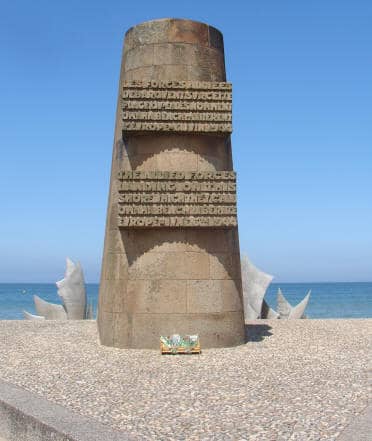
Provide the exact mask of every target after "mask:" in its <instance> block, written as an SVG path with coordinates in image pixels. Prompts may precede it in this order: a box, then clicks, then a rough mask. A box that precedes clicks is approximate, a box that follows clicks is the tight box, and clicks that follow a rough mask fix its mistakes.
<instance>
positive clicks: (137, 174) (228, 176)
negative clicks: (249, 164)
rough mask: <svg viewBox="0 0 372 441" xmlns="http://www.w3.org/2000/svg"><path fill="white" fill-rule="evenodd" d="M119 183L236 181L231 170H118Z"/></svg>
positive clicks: (234, 174)
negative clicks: (132, 181)
mask: <svg viewBox="0 0 372 441" xmlns="http://www.w3.org/2000/svg"><path fill="white" fill-rule="evenodd" d="M117 177H118V179H119V180H120V181H123V180H128V181H131V180H132V179H139V180H141V179H166V180H173V179H176V180H198V181H212V180H213V181H215V180H217V181H220V180H230V181H233V180H235V179H236V173H235V172H234V171H233V170H228V171H225V170H223V171H213V172H209V171H163V170H151V171H144V170H120V171H119V172H118V176H117Z"/></svg>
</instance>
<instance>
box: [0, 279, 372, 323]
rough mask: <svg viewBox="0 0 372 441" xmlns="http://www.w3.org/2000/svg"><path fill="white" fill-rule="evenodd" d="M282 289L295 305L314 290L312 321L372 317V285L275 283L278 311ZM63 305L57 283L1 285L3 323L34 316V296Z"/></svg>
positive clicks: (272, 299) (90, 291) (93, 296)
mask: <svg viewBox="0 0 372 441" xmlns="http://www.w3.org/2000/svg"><path fill="white" fill-rule="evenodd" d="M86 287H87V295H88V301H89V302H91V303H93V307H94V312H95V313H96V309H97V298H98V284H94V283H88V284H87V285H86ZM278 288H281V290H282V291H283V294H284V295H285V297H286V298H287V300H288V301H289V302H290V303H291V304H292V305H295V304H297V303H298V302H300V301H301V300H302V299H303V297H304V296H305V295H306V293H307V292H308V290H309V289H311V297H310V302H309V305H308V308H307V310H306V315H307V316H308V317H309V318H364V317H370V318H372V283H370V282H365V283H364V282H361V283H272V284H271V285H270V286H269V288H268V290H267V293H266V296H265V299H266V301H267V302H268V303H269V305H270V306H271V307H272V308H274V309H276V294H277V291H278ZM34 294H37V295H39V296H40V297H42V298H43V299H44V300H47V301H49V302H53V303H60V299H59V297H58V294H57V289H56V286H55V285H54V284H52V283H51V284H38V283H0V320H20V319H23V314H22V310H23V309H26V310H27V311H29V312H31V313H35V308H34V302H33V295H34Z"/></svg>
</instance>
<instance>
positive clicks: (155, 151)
mask: <svg viewBox="0 0 372 441" xmlns="http://www.w3.org/2000/svg"><path fill="white" fill-rule="evenodd" d="M225 77H226V75H225V66H224V53H223V40H222V34H221V33H220V32H219V31H217V30H216V29H214V28H212V27H210V26H208V25H206V24H203V23H198V22H193V21H190V20H178V19H164V20H155V21H151V22H146V23H142V24H140V25H138V26H135V27H134V28H131V29H130V30H129V31H128V32H127V34H126V37H125V42H124V50H123V61H122V68H121V77H120V87H119V98H118V110H117V117H116V128H115V141H114V152H113V161H112V173H111V184H110V196H109V204H108V213H107V223H106V235H105V246H104V255H103V264H102V274H101V284H100V296H99V312H98V329H99V335H100V340H101V342H102V343H103V344H105V345H109V346H116V347H137V348H157V347H158V344H159V337H160V335H169V334H172V333H180V334H199V335H200V339H201V343H202V345H203V347H218V346H231V345H235V344H239V343H242V342H243V341H244V318H243V303H242V288H241V273H240V255H239V240H238V230H237V226H234V225H230V226H228V227H226V228H215V227H213V226H212V225H209V226H206V227H203V228H197V227H195V226H194V227H180V226H177V227H173V228H171V227H164V226H163V227H160V228H154V227H151V228H123V227H120V228H119V226H118V218H119V205H120V204H119V202H120V200H121V199H120V198H122V197H123V196H122V195H123V193H121V195H120V194H119V193H120V188H119V187H120V185H121V183H120V182H119V181H118V179H117V176H118V173H119V172H120V171H136V172H140V171H141V172H154V171H159V172H169V171H176V172H177V171H182V172H219V171H221V172H222V173H225V172H226V173H227V172H228V171H231V170H233V167H232V157H231V146H230V134H229V133H225V134H221V133H218V134H213V133H208V134H200V133H196V132H193V131H190V132H189V133H176V132H172V133H169V132H168V133H165V132H164V131H161V132H155V133H154V132H146V131H144V132H139V133H131V132H127V131H126V130H125V128H124V131H123V117H122V101H121V93H122V85H123V84H124V82H132V83H131V84H134V83H133V81H135V82H137V83H141V84H145V83H148V82H150V81H163V82H164V81H187V82H192V81H194V82H195V81H203V82H208V83H205V85H204V86H202V87H212V88H213V87H225V86H224V84H227V83H221V82H224V81H225V80H226V78H225ZM217 82H219V83H217ZM153 84H156V83H153ZM187 84H189V83H187ZM190 84H191V83H190ZM141 87H142V86H141ZM187 87H188V86H187ZM190 87H191V86H190ZM192 87H195V86H192ZM145 102H146V100H145ZM128 105H131V103H128ZM136 105H138V106H139V105H140V103H138V102H137V104H136ZM141 106H142V104H141ZM170 113H171V114H172V112H170ZM173 114H174V113H173ZM173 114H172V115H173ZM211 114H212V113H211ZM141 115H143V113H141ZM146 115H148V114H146ZM146 115H145V116H146ZM146 117H147V116H146Z"/></svg>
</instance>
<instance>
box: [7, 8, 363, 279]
mask: <svg viewBox="0 0 372 441" xmlns="http://www.w3.org/2000/svg"><path fill="white" fill-rule="evenodd" d="M163 17H178V18H190V19H194V20H199V21H204V22H207V23H209V24H211V25H213V26H215V27H217V28H219V29H220V30H221V31H222V32H223V34H224V39H225V52H226V65H227V76H228V80H229V81H232V82H233V88H234V108H233V122H234V133H233V136H232V146H233V157H234V167H235V170H236V171H237V173H238V210H239V233H240V246H241V252H242V253H247V254H248V255H249V256H250V257H251V259H252V261H253V262H254V263H255V264H256V265H257V266H259V267H261V268H262V269H263V270H265V271H267V272H269V273H271V274H274V275H275V277H276V281H282V282H284V281H371V280H372V197H371V188H372V57H371V48H372V26H371V23H372V2H371V1H370V0H364V1H363V0H355V1H347V0H345V1H343V0H327V1H324V0H312V1H298V0H282V1H278V0H251V1H243V0H242V1H230V2H225V1H224V2H222V1H216V0H213V1H211V0H199V1H194V0H188V1H185V2H182V1H174V0H173V1H150V0H149V1H143V0H137V1H135V0H133V1H115V0H112V1H103V0H101V1H96V0H89V1H85V0H81V1H72V0H64V1H58V2H57V1H50V0H35V1H32V2H31V1H17V0H0V56H1V58H0V60H1V61H0V62H1V68H0V148H1V160H0V204H1V205H0V282H13V281H14V282H20V281H28V282H31V281H35V282H36V281H38V282H54V281H55V280H57V279H58V278H60V277H61V276H62V275H63V272H64V265H65V262H64V259H65V257H66V256H70V257H71V258H72V259H76V260H80V261H81V262H82V265H83V268H84V269H85V274H86V279H87V281H88V282H96V281H98V280H99V273H100V265H101V256H102V246H103V238H104V225H105V218H106V205H107V197H108V184H109V174H110V162H111V153H112V140H113V127H114V119H115V105H116V94H117V89H118V75H119V66H120V57H121V45H122V39H123V36H124V33H125V31H126V30H127V29H128V28H129V27H131V26H133V25H134V24H137V23H139V22H141V21H145V20H149V19H153V18H163Z"/></svg>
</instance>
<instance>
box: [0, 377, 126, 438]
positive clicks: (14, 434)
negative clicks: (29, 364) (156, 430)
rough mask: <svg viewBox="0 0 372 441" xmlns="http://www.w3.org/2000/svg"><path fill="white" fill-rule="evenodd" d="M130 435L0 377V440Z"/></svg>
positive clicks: (124, 436)
mask: <svg viewBox="0 0 372 441" xmlns="http://www.w3.org/2000/svg"><path fill="white" fill-rule="evenodd" d="M131 439H133V437H130V436H129V435H127V434H125V433H124V432H119V431H115V430H112V429H110V428H109V427H107V426H104V425H102V424H100V423H98V422H97V421H95V420H94V419H92V418H87V417H84V416H82V415H79V414H76V413H73V412H71V411H70V410H68V409H66V408H65V407H62V406H59V405H57V404H54V403H51V402H50V401H47V400H46V399H44V398H41V397H40V396H38V395H36V394H33V393H31V392H28V391H26V390H24V389H21V388H19V387H16V386H14V385H12V384H9V383H6V382H4V381H1V380H0V441H125V440H131Z"/></svg>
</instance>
